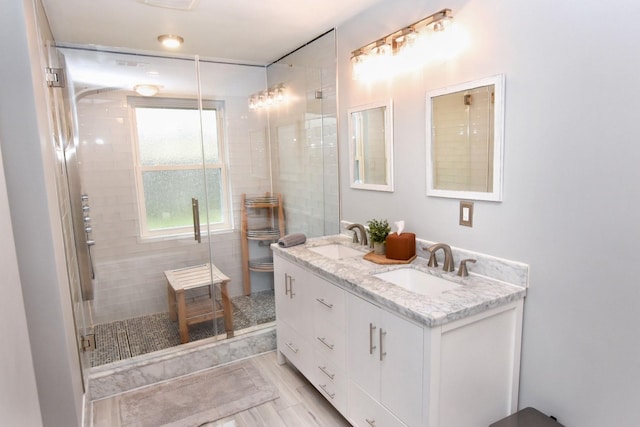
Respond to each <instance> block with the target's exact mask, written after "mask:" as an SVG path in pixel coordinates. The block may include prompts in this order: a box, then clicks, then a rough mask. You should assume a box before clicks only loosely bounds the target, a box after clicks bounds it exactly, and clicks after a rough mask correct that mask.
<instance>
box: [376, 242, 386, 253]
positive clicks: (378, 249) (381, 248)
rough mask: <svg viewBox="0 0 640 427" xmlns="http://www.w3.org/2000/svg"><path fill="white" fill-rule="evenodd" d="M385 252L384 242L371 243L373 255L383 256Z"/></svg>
mask: <svg viewBox="0 0 640 427" xmlns="http://www.w3.org/2000/svg"><path fill="white" fill-rule="evenodd" d="M385 252H386V245H385V244H384V242H373V253H374V254H376V255H384V254H385Z"/></svg>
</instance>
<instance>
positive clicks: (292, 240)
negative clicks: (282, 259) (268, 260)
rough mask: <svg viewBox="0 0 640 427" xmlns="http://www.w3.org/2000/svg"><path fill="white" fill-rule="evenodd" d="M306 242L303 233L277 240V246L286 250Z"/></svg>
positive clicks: (288, 235)
mask: <svg viewBox="0 0 640 427" xmlns="http://www.w3.org/2000/svg"><path fill="white" fill-rule="evenodd" d="M306 241H307V236H305V235H304V234H303V233H293V234H287V235H286V236H284V237H282V238H280V240H278V246H280V247H281V248H288V247H290V246H295V245H301V244H303V243H304V242H306Z"/></svg>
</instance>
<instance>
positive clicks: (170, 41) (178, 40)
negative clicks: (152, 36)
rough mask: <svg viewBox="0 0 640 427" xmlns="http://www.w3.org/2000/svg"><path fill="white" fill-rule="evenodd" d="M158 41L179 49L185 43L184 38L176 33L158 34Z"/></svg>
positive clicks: (169, 47)
mask: <svg viewBox="0 0 640 427" xmlns="http://www.w3.org/2000/svg"><path fill="white" fill-rule="evenodd" d="M158 41H159V42H160V43H162V46H164V47H166V48H168V49H177V48H179V47H180V46H182V43H184V39H183V38H182V37H180V36H177V35H175V34H162V35H160V36H158Z"/></svg>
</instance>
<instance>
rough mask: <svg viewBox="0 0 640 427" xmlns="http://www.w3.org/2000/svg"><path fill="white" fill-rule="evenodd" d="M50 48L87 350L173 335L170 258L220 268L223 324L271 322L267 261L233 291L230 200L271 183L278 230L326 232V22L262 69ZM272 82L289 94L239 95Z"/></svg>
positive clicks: (330, 51) (333, 163)
mask: <svg viewBox="0 0 640 427" xmlns="http://www.w3.org/2000/svg"><path fill="white" fill-rule="evenodd" d="M53 50H54V51H55V54H51V57H52V58H53V57H55V58H57V62H58V63H57V64H54V65H56V66H58V67H61V66H62V67H63V68H66V85H67V88H66V89H64V90H65V91H66V92H65V93H66V94H67V103H66V104H65V106H64V108H63V109H59V111H60V112H58V113H57V115H58V116H62V115H65V116H66V117H65V119H66V121H67V122H68V124H67V126H66V127H67V128H68V130H67V134H68V135H67V138H66V139H67V141H65V142H63V143H61V145H63V147H62V149H61V150H60V152H61V153H64V156H65V160H66V163H65V167H66V169H67V171H66V174H65V175H66V177H67V181H68V183H67V185H68V197H69V200H70V204H71V214H72V216H73V218H75V226H74V227H73V228H74V235H75V236H76V238H75V245H76V249H77V251H76V253H77V263H78V265H80V266H81V268H80V269H79V271H80V272H81V273H80V274H78V278H77V280H78V281H79V282H80V283H81V290H82V291H81V295H82V299H83V301H84V302H83V303H82V304H81V308H79V309H78V311H82V314H80V313H78V314H76V321H77V322H84V324H85V326H86V328H84V329H86V330H87V332H88V333H87V335H92V334H93V336H94V337H95V345H96V349H95V350H93V351H92V352H91V353H90V354H91V356H90V357H89V358H88V359H89V361H88V362H87V363H88V364H90V365H92V366H97V365H101V364H105V363H112V362H116V361H118V360H122V359H126V358H130V357H135V356H139V355H142V354H145V353H149V352H153V351H155V350H159V349H163V348H167V347H171V346H174V345H179V344H180V333H179V329H178V324H177V322H175V321H174V320H173V319H171V316H170V313H169V308H168V304H169V301H170V300H171V298H170V297H169V293H168V287H167V278H166V275H165V272H166V271H169V270H175V269H184V268H190V267H194V266H199V265H207V264H212V265H214V266H215V267H217V269H219V270H220V272H222V273H223V274H224V275H226V276H227V277H228V278H229V279H230V281H229V283H228V294H229V296H230V300H231V306H232V311H233V329H234V330H235V335H236V336H237V335H238V334H242V332H243V331H250V330H255V329H256V328H259V327H261V326H262V325H265V324H269V322H272V321H273V320H274V316H275V310H274V302H273V277H272V274H264V273H252V276H251V285H252V286H251V287H252V292H251V294H250V295H244V294H243V283H242V280H243V279H242V269H241V261H240V259H241V243H240V233H239V228H240V226H239V220H240V219H239V214H240V208H241V207H240V200H241V197H242V194H249V195H251V194H256V195H258V194H265V193H281V194H282V196H283V199H284V206H285V217H286V232H287V233H288V232H304V233H307V234H308V235H310V236H316V235H322V234H332V233H336V232H338V224H339V217H338V192H337V190H338V181H337V140H336V134H337V132H336V117H335V112H336V100H335V86H336V81H335V42H334V35H333V32H330V33H328V34H327V35H325V36H323V37H322V38H319V39H317V40H315V41H314V42H312V43H310V44H308V45H306V46H305V47H304V48H302V49H300V50H298V51H295V52H293V53H292V54H291V55H289V56H287V57H285V58H283V59H281V60H279V61H278V62H276V63H274V64H272V65H271V66H269V67H263V66H252V65H243V64H230V63H224V62H220V61H209V60H202V59H200V58H198V57H195V58H168V57H159V56H155V55H147V54H141V53H131V52H118V51H107V50H99V49H92V48H87V47H78V46H58V47H57V48H53ZM64 63H66V65H65V64H64ZM61 64H62V65H61ZM273 80H277V82H274V81H273ZM273 84H283V85H286V87H287V90H288V91H289V93H288V95H289V99H288V102H287V103H286V104H283V105H281V106H279V109H278V110H275V109H271V110H268V109H264V110H261V111H258V110H252V109H250V108H249V102H248V101H249V98H250V96H251V95H252V94H254V93H257V92H260V91H263V90H265V89H266V88H267V87H269V85H273ZM61 90H62V89H61ZM323 94H324V95H323ZM63 110H64V111H63ZM58 118H60V117H58ZM193 200H197V201H198V206H199V214H196V213H195V212H194V210H193ZM194 219H195V220H196V222H197V221H199V224H200V227H197V226H196V227H195V228H194ZM70 223H71V222H69V224H70ZM67 227H69V225H67ZM194 231H196V232H197V233H196V234H199V236H200V241H198V239H197V237H194ZM262 250H263V251H266V252H268V251H269V249H268V246H263V247H262ZM214 282H215V281H214ZM209 296H212V299H211V304H212V305H213V306H214V307H213V310H214V311H215V308H216V307H218V306H222V301H221V297H222V295H221V290H220V287H219V286H214V287H213V289H211V288H210V287H204V288H203V289H197V290H195V291H193V292H192V293H191V295H190V297H192V298H200V297H209ZM79 329H83V328H79ZM225 329H226V325H225V324H224V321H223V319H222V318H221V319H217V320H212V321H208V322H202V323H199V324H197V325H193V326H191V327H189V339H190V341H195V340H199V339H201V338H209V337H219V338H223V337H225V336H226V333H225Z"/></svg>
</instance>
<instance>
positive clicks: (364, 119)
mask: <svg viewBox="0 0 640 427" xmlns="http://www.w3.org/2000/svg"><path fill="white" fill-rule="evenodd" d="M385 109H386V107H380V108H372V109H370V110H365V111H359V112H355V113H351V116H352V117H351V119H352V120H353V126H354V130H355V133H354V135H353V138H354V144H355V156H354V162H355V163H354V165H353V167H354V172H355V175H354V180H355V181H356V182H359V183H367V184H382V185H386V184H388V180H387V166H386V162H387V160H386V153H385Z"/></svg>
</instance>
